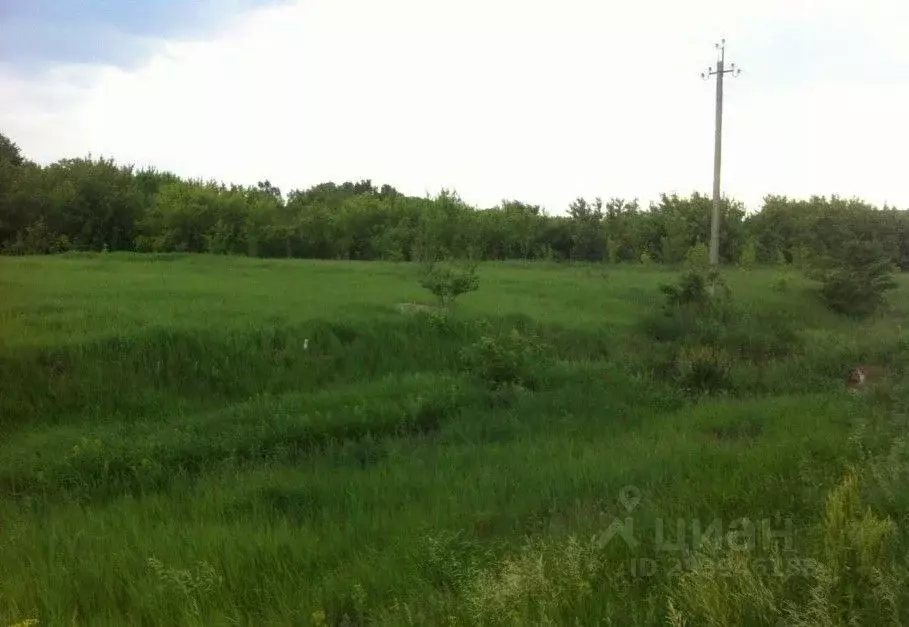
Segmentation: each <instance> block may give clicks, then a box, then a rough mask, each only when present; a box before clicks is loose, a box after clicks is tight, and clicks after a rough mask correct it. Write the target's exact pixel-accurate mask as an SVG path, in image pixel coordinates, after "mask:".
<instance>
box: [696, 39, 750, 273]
mask: <svg viewBox="0 0 909 627" xmlns="http://www.w3.org/2000/svg"><path fill="white" fill-rule="evenodd" d="M716 50H717V59H716V69H713V68H710V69H708V70H707V71H706V72H701V78H703V79H704V80H705V81H706V80H707V79H709V78H710V77H711V76H716V135H715V137H714V144H713V215H712V216H711V217H710V265H711V266H714V267H716V266H717V265H719V263H720V162H721V153H722V147H723V75H724V74H726V73H731V74H732V75H733V76H738V75H739V74H740V73H741V69H739V68H737V67H736V66H735V63H733V64H731V65H730V66H729V68H728V69H727V68H724V67H723V63H724V61H725V57H726V40H725V39H723V40H722V41H721V42H720V43H718V44H716Z"/></svg>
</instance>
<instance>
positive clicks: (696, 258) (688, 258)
mask: <svg viewBox="0 0 909 627" xmlns="http://www.w3.org/2000/svg"><path fill="white" fill-rule="evenodd" d="M685 266H686V267H687V268H688V269H689V270H690V271H695V272H698V271H700V272H706V271H707V269H708V268H709V267H710V249H709V248H708V247H707V244H705V243H704V242H698V243H697V244H695V245H694V246H692V247H691V248H689V249H688V252H686V253H685Z"/></svg>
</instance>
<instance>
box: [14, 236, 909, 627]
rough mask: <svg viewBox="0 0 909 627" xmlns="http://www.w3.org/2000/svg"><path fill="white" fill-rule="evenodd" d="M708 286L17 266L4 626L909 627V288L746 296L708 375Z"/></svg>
mask: <svg viewBox="0 0 909 627" xmlns="http://www.w3.org/2000/svg"><path fill="white" fill-rule="evenodd" d="M678 275H679V272H678V270H676V271H673V270H669V269H666V268H665V267H654V266H650V267H648V266H646V265H639V264H637V265H631V264H628V265H622V264H619V265H607V264H586V265H585V264H564V263H563V264H557V263H546V262H527V263H524V262H484V263H482V264H481V265H480V266H479V276H480V287H479V290H477V291H476V292H472V293H469V294H466V295H464V296H462V297H461V298H459V299H458V300H457V301H456V303H455V306H454V307H453V309H452V310H451V311H447V310H446V311H443V310H440V309H437V308H435V307H433V300H432V296H431V295H430V294H429V293H428V292H427V291H426V290H424V289H423V288H421V287H420V285H419V283H418V280H417V270H416V266H415V264H408V263H390V262H378V261H376V262H339V261H302V260H267V261H266V260H258V259H251V258H239V257H229V256H210V255H179V254H160V255H154V254H149V255H133V254H126V253H109V254H73V253H69V254H64V255H57V256H45V257H6V258H2V259H0V436H2V439H0V625H8V624H16V623H19V622H21V621H26V620H29V619H35V620H37V621H39V622H38V623H37V624H39V625H90V626H96V625H206V626H214V625H319V624H324V625H529V624H534V625H536V624H546V625H585V626H586V625H601V624H602V625H666V624H674V625H682V624H685V625H722V624H750V625H763V624H769V625H775V624H803V625H809V624H811V625H823V624H843V625H845V624H898V623H900V622H901V621H903V620H905V611H906V610H907V609H909V598H907V593H906V592H905V591H904V590H905V586H904V585H903V583H904V582H905V581H906V579H905V578H904V572H905V565H906V561H907V560H906V556H907V555H909V551H907V550H906V547H905V546H903V541H902V540H901V537H902V533H903V532H902V531H901V530H905V529H907V528H909V527H907V525H909V521H907V520H906V514H907V512H909V509H907V505H909V496H906V494H909V492H907V491H906V490H905V488H907V487H909V448H907V446H906V445H904V443H903V440H902V437H903V433H904V432H905V426H906V419H905V415H904V413H905V409H906V406H907V404H906V400H907V399H909V393H907V390H905V389H904V386H903V384H902V382H901V380H902V373H903V371H904V368H905V366H906V365H909V356H907V351H906V348H907V346H909V344H907V340H906V339H905V338H904V336H903V330H902V326H901V325H903V324H904V323H905V321H906V319H907V315H909V300H907V296H909V280H907V279H906V277H905V276H898V277H897V281H898V284H899V286H898V288H897V289H896V290H894V291H893V292H892V293H891V294H890V295H889V302H890V304H889V306H888V307H887V308H886V309H885V310H884V311H883V312H882V313H880V314H878V315H876V316H874V317H872V318H870V319H868V320H865V321H863V322H857V321H853V320H850V319H847V318H844V317H841V316H837V315H835V314H833V313H831V312H830V311H828V310H827V309H826V308H825V307H824V305H823V303H822V302H821V300H820V299H819V297H818V295H817V287H816V285H814V284H813V283H811V282H810V281H809V280H807V279H805V278H802V277H801V275H799V274H798V273H797V272H795V271H789V270H785V269H779V268H758V269H754V270H750V271H743V270H738V269H732V268H730V269H728V270H724V276H725V280H726V282H727V284H728V286H729V288H730V291H731V294H732V297H731V298H732V300H733V302H734V303H735V307H736V310H735V311H736V313H735V314H734V315H732V316H730V317H729V318H728V319H726V322H724V323H723V324H722V325H720V326H721V327H722V328H720V327H719V326H718V327H717V328H715V329H713V330H711V331H710V333H713V335H711V336H710V337H714V338H721V339H720V340H717V341H716V342H717V343H716V345H717V346H720V347H721V349H722V355H723V356H722V358H717V357H715V356H714V357H711V358H710V359H709V360H707V361H706V362H705V361H704V359H703V358H702V357H698V355H700V353H698V352H697V350H700V349H698V348H697V346H700V345H701V344H703V343H704V342H701V344H698V342H693V343H692V346H691V347H687V348H683V349H679V346H680V342H683V339H684V338H683V337H682V336H683V335H684V334H683V333H681V332H676V331H677V329H676V328H675V327H673V326H672V325H673V324H676V322H672V323H669V322H666V318H662V319H661V318H660V314H659V311H660V307H661V306H662V303H663V295H662V293H661V292H660V287H659V286H660V285H661V284H672V283H674V282H676V281H677V279H678ZM414 303H416V304H419V305H425V306H420V307H418V306H415V305H414ZM648 320H649V321H650V322H649V323H648ZM673 320H675V319H673ZM678 324H679V325H681V324H682V322H678ZM684 324H688V325H689V326H690V328H697V329H699V331H698V333H700V332H702V331H703V333H707V331H705V330H704V328H702V327H703V325H701V322H699V321H697V320H695V321H692V320H688V321H687V322H685V323H684ZM718 324H719V323H718ZM692 325H693V326H692ZM697 325H701V326H697ZM685 328H686V329H687V328H689V327H685ZM674 329H675V330H674ZM684 337H689V336H688V335H684ZM699 337H700V336H699ZM680 338H682V339H680ZM684 341H688V340H684ZM686 346H687V345H686ZM712 346H713V345H712ZM689 348H690V350H689ZM716 350H720V349H716ZM711 355H713V353H711ZM705 363H706V365H705ZM859 363H874V364H879V365H881V366H882V367H884V368H885V369H886V370H887V372H888V373H890V374H889V376H888V377H887V378H886V379H885V380H884V381H882V382H880V384H879V385H877V386H875V387H873V388H871V389H869V390H866V391H863V392H862V393H860V394H850V393H849V392H848V391H847V390H846V389H845V385H844V382H845V378H846V375H847V374H848V372H849V370H850V368H851V367H853V366H854V365H856V364H859ZM704 373H706V374H704ZM704 381H707V383H709V385H701V384H700V383H699V382H701V383H702V382H704ZM768 529H769V531H770V533H769V534H768V533H764V531H766V530H768ZM702 536H703V539H705V541H704V542H700V543H699V542H697V540H698V538H699V537H702Z"/></svg>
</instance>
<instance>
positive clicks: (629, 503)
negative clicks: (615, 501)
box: [619, 485, 641, 514]
mask: <svg viewBox="0 0 909 627" xmlns="http://www.w3.org/2000/svg"><path fill="white" fill-rule="evenodd" d="M640 502H641V491H640V490H638V489H637V488H636V487H634V486H633V485H626V486H625V487H624V488H622V489H621V490H620V491H619V503H621V504H622V506H623V507H624V508H625V509H626V510H627V511H628V513H629V514H630V513H631V512H632V511H633V510H634V508H635V507H637V506H638V503H640Z"/></svg>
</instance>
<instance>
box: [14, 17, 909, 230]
mask: <svg viewBox="0 0 909 627" xmlns="http://www.w3.org/2000/svg"><path fill="white" fill-rule="evenodd" d="M0 33H2V37H0V132H2V133H4V134H6V135H8V136H10V137H11V138H12V139H13V140H14V141H16V142H17V143H18V144H19V146H20V147H21V148H22V149H23V151H24V152H25V154H26V156H28V157H29V158H31V159H33V160H35V161H38V162H40V163H48V162H51V161H54V160H57V159H60V158H63V157H73V156H85V155H87V154H88V153H89V152H91V153H92V154H93V155H104V156H111V157H114V158H115V159H117V161H119V162H124V163H135V164H137V165H154V166H156V167H158V168H159V169H167V170H172V171H174V172H176V173H178V174H180V175H183V176H190V177H202V178H215V179H218V180H221V181H225V182H236V183H243V184H253V183H255V182H256V181H258V180H261V179H265V178H268V179H270V180H271V181H272V182H273V183H275V184H276V185H278V186H279V187H281V188H282V190H284V191H285V192H286V191H289V190H290V189H293V188H304V187H309V186H311V185H314V184H317V183H320V182H323V181H328V180H331V181H336V182H341V181H344V180H356V179H361V178H370V179H372V180H373V182H374V183H377V184H381V183H389V184H391V185H394V186H395V187H397V188H398V189H399V190H401V191H403V192H406V193H409V194H415V195H423V194H425V193H427V192H428V193H436V192H438V191H439V190H440V189H441V188H443V187H445V188H449V189H455V190H457V191H458V193H459V194H460V195H461V197H462V198H464V199H465V200H466V201H468V202H470V203H471V204H475V205H480V206H492V205H495V204H497V203H498V202H499V201H500V200H502V199H503V198H516V199H519V200H523V201H526V202H532V203H538V204H542V205H544V206H545V207H546V208H547V209H548V210H550V211H551V212H558V213H561V212H564V210H565V208H566V207H567V205H568V203H569V202H570V201H571V200H572V199H574V198H576V197H578V196H585V197H588V198H592V197H594V196H602V197H603V198H604V199H606V198H609V197H613V196H617V197H623V198H629V199H630V198H635V197H637V198H639V199H641V200H642V201H643V202H646V201H648V200H651V199H655V198H656V197H658V195H659V193H660V192H669V193H671V192H678V193H680V194H688V193H690V192H692V191H694V190H698V191H702V192H705V193H710V190H711V185H712V175H713V123H714V109H713V102H714V83H713V80H711V81H710V82H705V81H702V80H701V78H700V77H699V73H700V72H701V71H702V70H704V69H706V68H707V66H708V65H710V64H711V63H713V62H714V60H715V52H714V48H713V44H714V43H715V42H716V41H718V40H719V39H720V38H721V37H725V38H726V39H727V49H726V55H727V58H726V60H727V64H728V63H730V62H735V63H736V64H737V65H740V66H741V67H742V69H743V73H742V75H741V76H740V77H738V78H729V77H727V81H726V99H725V108H724V135H723V137H724V145H723V189H724V192H725V193H726V194H728V195H730V196H732V197H734V198H738V199H740V200H743V201H745V202H746V203H747V204H748V206H749V207H750V208H757V207H758V206H759V205H760V201H761V198H762V197H763V196H764V195H765V194H767V193H778V194H787V195H790V196H809V195H811V194H825V195H829V194H833V193H836V194H840V195H843V196H852V195H857V196H859V197H861V198H864V199H866V200H869V201H871V202H874V203H876V204H882V203H884V202H889V203H890V204H891V205H894V204H895V205H897V206H900V207H903V208H909V171H907V164H909V158H907V155H906V151H907V147H909V35H907V34H909V2H907V1H906V0H853V1H848V2H847V1H845V0H815V1H809V0H761V1H757V0H754V1H749V2H735V1H733V0H725V1H723V2H718V1H713V0H694V1H692V0H689V1H688V2H679V1H678V0H661V1H657V0H639V1H637V2H634V1H631V0H625V1H623V2H614V1H612V0H599V1H594V0H557V1H556V0H539V1H536V2H535V1H534V0H382V1H381V2H379V1H377V0H272V1H268V0H159V1H157V2H155V1H153V0H148V1H146V2H126V1H123V0H67V1H59V0H57V1H54V0H0Z"/></svg>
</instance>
